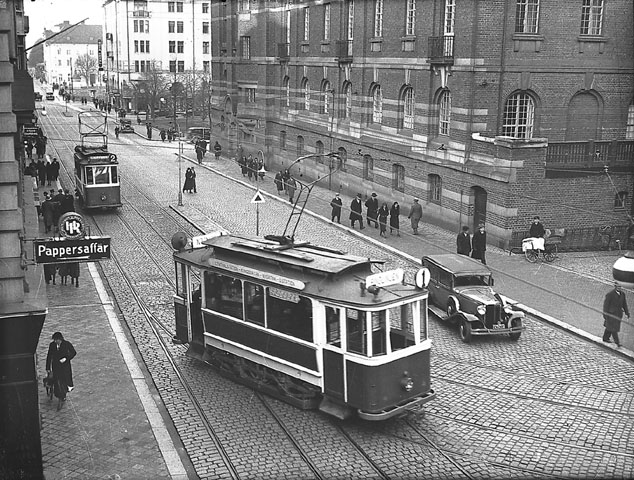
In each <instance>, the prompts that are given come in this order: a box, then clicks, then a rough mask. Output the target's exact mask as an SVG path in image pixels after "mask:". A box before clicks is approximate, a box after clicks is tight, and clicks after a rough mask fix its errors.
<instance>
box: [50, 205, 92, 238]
mask: <svg viewBox="0 0 634 480" xmlns="http://www.w3.org/2000/svg"><path fill="white" fill-rule="evenodd" d="M57 227H58V229H59V234H60V236H62V237H64V238H68V239H70V240H75V239H78V238H83V237H84V235H86V227H85V225H84V218H83V217H82V216H81V215H80V214H79V213H75V212H68V213H65V214H64V215H62V216H61V217H60V218H59V223H58V225H57Z"/></svg>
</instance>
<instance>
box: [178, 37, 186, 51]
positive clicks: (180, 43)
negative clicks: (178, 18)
mask: <svg viewBox="0 0 634 480" xmlns="http://www.w3.org/2000/svg"><path fill="white" fill-rule="evenodd" d="M176 53H185V42H183V41H182V40H179V41H178V42H176Z"/></svg>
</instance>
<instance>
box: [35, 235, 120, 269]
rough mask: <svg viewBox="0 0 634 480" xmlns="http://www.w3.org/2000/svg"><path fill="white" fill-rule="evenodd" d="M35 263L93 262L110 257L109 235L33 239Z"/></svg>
mask: <svg viewBox="0 0 634 480" xmlns="http://www.w3.org/2000/svg"><path fill="white" fill-rule="evenodd" d="M33 249H34V250H35V255H34V256H35V263H67V262H94V261H95V260H104V259H106V260H107V259H109V258H110V237H87V238H83V239H80V240H71V239H67V238H62V239H48V240H45V239H37V240H34V241H33Z"/></svg>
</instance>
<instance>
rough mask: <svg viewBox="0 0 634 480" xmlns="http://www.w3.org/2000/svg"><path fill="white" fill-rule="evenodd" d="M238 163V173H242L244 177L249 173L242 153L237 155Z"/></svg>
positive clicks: (245, 158)
mask: <svg viewBox="0 0 634 480" xmlns="http://www.w3.org/2000/svg"><path fill="white" fill-rule="evenodd" d="M238 165H239V166H240V173H242V176H243V177H246V176H247V174H248V173H249V166H248V164H247V157H245V156H244V155H240V156H239V157H238Z"/></svg>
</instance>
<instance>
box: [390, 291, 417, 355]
mask: <svg viewBox="0 0 634 480" xmlns="http://www.w3.org/2000/svg"><path fill="white" fill-rule="evenodd" d="M389 314H390V344H391V345H392V351H396V350H400V349H402V348H406V347H410V346H412V345H414V344H415V343H416V340H415V338H414V314H413V311H412V304H411V303H408V304H406V305H400V306H398V307H392V308H390V309H389Z"/></svg>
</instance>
